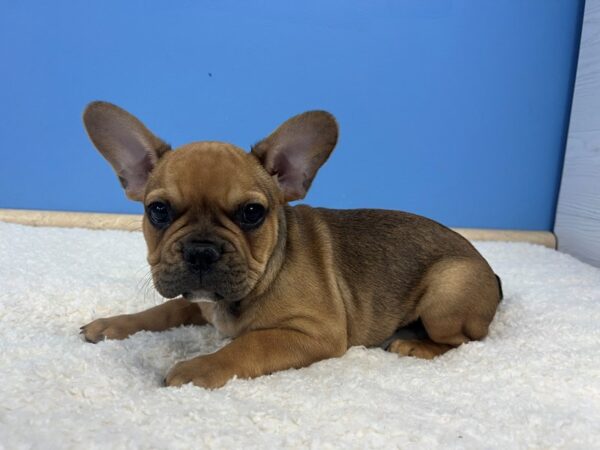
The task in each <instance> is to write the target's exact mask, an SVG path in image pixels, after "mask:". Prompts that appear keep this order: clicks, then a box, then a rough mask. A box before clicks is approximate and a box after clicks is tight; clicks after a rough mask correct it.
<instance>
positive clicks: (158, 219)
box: [146, 202, 171, 230]
mask: <svg viewBox="0 0 600 450" xmlns="http://www.w3.org/2000/svg"><path fill="white" fill-rule="evenodd" d="M146 214H148V219H149V220H150V223H151V224H152V225H154V226H155V227H156V228H158V229H159V230H160V229H163V228H166V227H168V226H169V225H170V224H171V208H169V205H167V204H166V203H163V202H152V203H150V204H149V205H148V206H147V207H146Z"/></svg>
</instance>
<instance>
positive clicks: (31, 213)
mask: <svg viewBox="0 0 600 450" xmlns="http://www.w3.org/2000/svg"><path fill="white" fill-rule="evenodd" d="M0 221H3V222H11V223H19V224H23V225H32V226H36V227H64V228H89V229H93V230H127V231H140V230H141V228H142V216H141V215H140V214H104V213H84V212H66V211H37V210H26V209H0ZM454 231H456V232H458V233H460V234H462V235H463V236H464V237H466V238H467V239H469V240H470V241H512V242H529V243H532V244H539V245H543V246H545V247H549V248H556V237H555V236H554V234H553V233H551V232H549V231H519V230H494V229H480V228H454Z"/></svg>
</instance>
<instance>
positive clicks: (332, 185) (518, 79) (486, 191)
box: [0, 0, 583, 230]
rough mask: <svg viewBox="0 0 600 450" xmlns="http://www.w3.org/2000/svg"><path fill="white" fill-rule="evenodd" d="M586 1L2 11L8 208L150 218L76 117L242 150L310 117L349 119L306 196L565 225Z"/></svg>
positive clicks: (461, 219) (528, 224) (1, 203)
mask: <svg viewBox="0 0 600 450" xmlns="http://www.w3.org/2000/svg"><path fill="white" fill-rule="evenodd" d="M582 8H583V1H575V0H529V1H526V2H524V1H521V0H454V1H452V0H426V1H425V0H397V1H382V0H370V1H366V0H309V1H302V2H281V1H277V0H264V1H259V2H245V1H241V0H239V1H228V0H218V1H217V0H214V1H177V2H166V1H162V2H161V1H137V2H135V1H127V2H123V1H117V0H105V1H102V2H91V1H81V2H73V1H69V2H67V1H52V2H41V1H38V2H32V1H20V2H7V1H3V2H2V3H1V11H0V60H1V61H2V70H0V86H1V88H0V92H1V98H0V99H1V101H0V152H1V153H0V171H1V173H0V193H1V195H0V207H8V208H34V209H57V210H82V211H109V212H138V211H141V208H140V206H139V205H137V204H135V203H132V202H129V201H128V200H126V199H125V197H124V195H123V193H122V192H121V189H120V187H119V184H118V182H117V180H116V178H115V177H114V175H113V174H112V172H111V169H110V168H109V167H108V165H107V164H106V163H105V162H104V161H103V160H102V159H101V157H100V156H99V154H97V153H96V152H95V151H94V150H93V149H92V147H91V144H90V143H89V141H88V139H87V137H86V135H85V133H84V131H83V128H82V126H81V119H80V115H81V111H82V109H83V107H84V106H85V104H86V103H87V102H88V101H90V100H94V99H103V100H109V101H112V102H115V103H117V104H119V105H121V106H123V107H125V108H126V109H128V110H130V111H131V112H132V113H134V114H136V115H137V116H138V117H140V118H141V119H142V120H143V121H144V122H145V123H146V124H147V125H148V126H149V127H150V128H151V129H152V130H153V131H155V133H157V134H158V135H159V136H161V137H163V138H164V139H166V140H167V141H169V142H170V143H171V144H173V145H174V146H177V145H181V144H183V143H186V142H188V141H193V140H225V141H230V142H233V143H235V144H237V145H239V146H241V147H243V148H246V149H248V148H249V147H250V145H251V144H252V143H254V142H255V141H257V140H258V139H260V138H261V137H264V136H265V135H266V134H268V133H269V132H270V131H271V130H272V129H273V128H275V127H276V126H277V125H278V124H279V123H280V122H282V121H283V120H285V119H286V118H288V117H289V116H292V115H294V114H296V113H299V112H301V111H304V110H307V109H314V108H322V109H327V110H329V111H331V112H333V113H334V114H335V115H336V116H337V118H338V120H339V122H340V124H341V139H340V142H339V145H338V148H337V151H336V152H334V155H333V156H332V158H331V159H330V161H329V162H328V164H327V165H326V167H325V168H324V169H323V170H322V171H321V172H320V174H319V176H318V178H317V180H316V181H315V183H314V184H313V188H312V191H311V192H310V194H309V196H308V197H307V199H306V201H307V202H309V203H312V204H315V205H321V206H329V207H336V208H351V207H352V208H353V207H380V208H394V209H403V210H409V211H413V212H417V213H420V214H424V215H427V216H430V217H433V218H435V219H437V220H440V221H442V222H444V223H446V224H448V225H451V226H472V227H495V228H521V229H546V230H549V229H551V228H552V224H553V217H554V210H555V204H556V197H557V192H558V184H559V177H560V173H561V166H562V157H563V148H564V141H565V135H566V126H567V123H568V121H567V118H568V113H569V107H570V101H571V94H572V92H571V91H572V84H573V75H574V70H575V62H576V52H577V46H578V40H579V32H580V25H581V14H582Z"/></svg>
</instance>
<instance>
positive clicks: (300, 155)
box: [252, 111, 338, 202]
mask: <svg viewBox="0 0 600 450" xmlns="http://www.w3.org/2000/svg"><path fill="white" fill-rule="evenodd" d="M337 139H338V125H337V122H336V121H335V118H334V117H333V116H332V115H331V114H329V113H328V112H326V111H308V112H305V113H302V114H299V115H297V116H294V117H292V118H291V119H289V120H288V121H286V122H284V123H283V124H282V125H281V126H280V127H279V128H277V129H276V130H275V131H274V132H273V133H272V134H271V135H270V136H269V137H267V138H265V139H263V140H262V141H260V142H259V143H258V144H256V145H254V146H253V147H252V154H254V155H255V156H256V157H257V158H258V159H259V160H260V162H261V163H262V165H263V166H264V168H265V169H266V170H267V172H269V174H271V175H274V176H276V177H277V182H278V183H279V186H280V188H281V190H282V191H283V194H284V198H285V201H286V202H289V201H293V200H299V199H302V198H304V197H305V196H306V193H307V192H308V189H309V188H310V185H311V183H312V181H313V179H314V177H315V175H316V174H317V171H318V170H319V168H320V167H321V166H322V165H323V163H325V161H327V158H329V155H330V154H331V151H332V150H333V148H334V147H335V144H336V143H337Z"/></svg>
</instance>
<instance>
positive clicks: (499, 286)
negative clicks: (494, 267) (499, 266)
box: [494, 274, 504, 300]
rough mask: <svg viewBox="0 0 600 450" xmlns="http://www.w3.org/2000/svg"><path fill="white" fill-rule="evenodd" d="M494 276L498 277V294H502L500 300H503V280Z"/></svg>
mask: <svg viewBox="0 0 600 450" xmlns="http://www.w3.org/2000/svg"><path fill="white" fill-rule="evenodd" d="M494 276H495V277H496V280H498V292H499V293H500V300H502V299H503V298H504V293H503V292H502V280H501V279H500V277H499V276H498V275H496V274H494Z"/></svg>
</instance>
